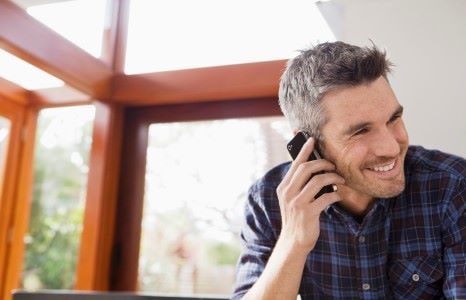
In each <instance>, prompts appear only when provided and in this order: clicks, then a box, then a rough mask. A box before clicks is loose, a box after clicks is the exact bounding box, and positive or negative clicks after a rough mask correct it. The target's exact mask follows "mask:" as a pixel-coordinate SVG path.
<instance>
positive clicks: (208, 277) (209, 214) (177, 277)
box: [139, 117, 291, 295]
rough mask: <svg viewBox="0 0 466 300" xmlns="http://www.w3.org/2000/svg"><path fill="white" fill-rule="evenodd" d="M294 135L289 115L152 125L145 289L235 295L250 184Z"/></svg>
mask: <svg viewBox="0 0 466 300" xmlns="http://www.w3.org/2000/svg"><path fill="white" fill-rule="evenodd" d="M290 138H291V131H290V129H289V127H288V124H287V123H286V121H285V119H284V118H283V117H273V118H254V119H230V120H216V121H202V122H186V123H167V124H153V125H151V127H150V130H149V146H148V149H147V168H146V183H145V187H146V188H145V200H144V201H145V202H144V212H143V221H142V237H141V238H142V240H141V251H140V259H139V287H140V289H141V290H143V291H147V292H157V293H159V292H160V293H173V294H185V295H190V294H210V293H211V294H225V295H227V294H231V292H232V288H233V283H234V273H235V266H236V261H237V259H238V256H239V253H240V247H241V246H240V240H239V231H240V227H241V222H242V216H243V205H244V201H245V198H246V193H247V190H248V188H249V186H250V185H251V184H252V183H253V181H255V180H256V179H257V178H259V177H260V176H262V175H263V174H264V172H265V171H266V170H268V169H269V168H271V167H272V166H274V165H276V164H278V163H281V162H284V161H287V160H289V157H288V153H287V152H286V142H287V140H288V139H290Z"/></svg>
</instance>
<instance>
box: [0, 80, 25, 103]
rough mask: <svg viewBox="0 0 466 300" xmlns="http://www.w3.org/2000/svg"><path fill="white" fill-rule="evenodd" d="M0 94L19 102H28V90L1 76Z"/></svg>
mask: <svg viewBox="0 0 466 300" xmlns="http://www.w3.org/2000/svg"><path fill="white" fill-rule="evenodd" d="M0 95H1V96H3V97H5V98H7V99H9V100H12V101H14V102H17V103H19V104H27V103H28V90H26V89H24V88H23V87H21V86H19V85H17V84H16V83H13V82H11V81H8V80H6V79H3V78H1V77H0Z"/></svg>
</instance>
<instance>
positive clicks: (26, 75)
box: [0, 49, 64, 90]
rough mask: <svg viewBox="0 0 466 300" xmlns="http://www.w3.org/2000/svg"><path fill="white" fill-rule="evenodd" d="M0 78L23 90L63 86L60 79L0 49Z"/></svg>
mask: <svg viewBox="0 0 466 300" xmlns="http://www.w3.org/2000/svg"><path fill="white" fill-rule="evenodd" d="M0 66H2V67H1V68H0V77H3V78H5V79H7V80H9V81H11V82H14V83H16V84H18V85H20V86H22V87H24V88H25V89H28V90H33V89H40V88H51V87H59V86H63V85H64V82H63V81H61V80H60V79H58V78H56V77H54V76H52V75H50V74H48V73H46V72H44V71H42V70H41V69H39V68H37V67H35V66H33V65H31V64H29V63H27V62H25V61H24V60H22V59H20V58H17V57H16V56H14V55H12V54H10V53H8V52H6V51H4V50H2V49H0Z"/></svg>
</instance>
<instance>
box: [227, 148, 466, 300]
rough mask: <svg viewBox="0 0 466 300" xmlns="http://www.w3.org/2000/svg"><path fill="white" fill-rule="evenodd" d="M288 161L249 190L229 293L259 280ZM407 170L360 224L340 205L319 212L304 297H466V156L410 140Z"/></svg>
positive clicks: (273, 237)
mask: <svg viewBox="0 0 466 300" xmlns="http://www.w3.org/2000/svg"><path fill="white" fill-rule="evenodd" d="M289 166H290V163H286V164H282V165H280V166H277V167H276V168H274V169H272V170H271V171H269V172H268V173H267V174H266V175H265V176H264V177H263V178H262V179H260V180H259V181H258V182H257V183H256V184H254V185H253V186H252V187H251V189H250V191H249V198H248V201H247V203H246V211H245V212H246V224H245V226H244V228H243V230H242V233H241V236H242V239H243V241H244V248H243V253H242V255H241V257H240V259H239V261H238V267H237V285H236V290H235V292H234V295H233V297H232V299H239V298H241V296H243V295H244V293H246V292H247V290H248V289H249V288H250V287H251V286H252V285H253V284H254V283H255V282H256V280H257V279H258V277H259V276H260V275H261V273H262V271H263V270H264V267H265V265H266V263H267V259H268V258H269V256H270V254H271V252H272V250H273V247H274V245H275V242H276V241H277V238H278V235H279V233H280V228H281V218H280V208H279V204H278V199H277V194H276V188H277V186H278V184H279V183H280V182H281V180H282V178H283V176H284V175H285V173H286V172H287V170H288V168H289ZM405 176H406V188H405V190H404V192H403V193H402V194H401V195H399V196H397V197H394V198H390V199H377V200H376V201H375V204H374V205H373V207H372V208H371V210H370V211H369V212H368V213H367V215H366V216H365V217H364V219H363V220H362V222H361V223H358V222H357V221H356V220H355V219H354V218H353V217H352V216H351V215H349V214H348V213H347V212H345V211H344V210H342V209H340V207H339V206H338V205H335V204H334V205H332V206H330V207H329V208H327V209H326V210H325V211H324V212H322V214H321V216H320V224H321V232H320V236H319V239H318V241H317V244H316V246H315V248H314V249H313V250H312V251H311V253H310V254H309V255H308V257H307V261H306V263H305V266H304V272H303V276H302V280H301V285H300V288H299V294H300V295H301V298H302V299H329V298H334V299H393V298H395V299H443V298H446V299H466V212H465V207H466V160H464V159H462V158H460V157H456V156H453V155H448V154H445V153H442V152H440V151H430V150H426V149H424V148H422V147H419V146H411V147H409V150H408V153H407V155H406V160H405Z"/></svg>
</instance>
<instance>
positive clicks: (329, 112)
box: [321, 77, 408, 198]
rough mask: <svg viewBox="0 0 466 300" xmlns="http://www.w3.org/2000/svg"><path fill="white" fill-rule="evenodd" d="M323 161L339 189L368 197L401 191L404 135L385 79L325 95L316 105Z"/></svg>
mask: <svg viewBox="0 0 466 300" xmlns="http://www.w3.org/2000/svg"><path fill="white" fill-rule="evenodd" d="M322 101H323V102H322V105H323V107H324V111H325V113H326V116H327V120H328V121H327V123H326V124H325V125H324V126H323V127H322V128H321V130H322V135H323V137H324V141H323V143H322V145H323V146H324V147H323V149H324V156H325V157H326V158H327V159H328V160H330V161H332V162H333V163H334V164H335V165H336V168H337V173H339V174H340V175H341V176H342V177H344V178H345V180H346V183H345V185H346V186H347V187H348V188H350V189H352V190H354V191H355V192H358V193H360V194H363V195H367V196H369V197H378V198H385V197H393V196H396V195H398V194H400V193H401V192H402V191H403V189H404V186H405V176H404V170H403V166H404V158H405V155H406V151H407V149H408V134H407V132H406V129H405V126H404V124H403V120H402V118H401V115H402V111H403V109H402V107H401V106H400V104H399V103H398V101H397V99H396V97H395V95H394V93H393V90H392V89H391V87H390V85H389V84H388V82H387V81H386V80H385V78H383V77H380V78H378V79H376V80H374V81H372V82H370V83H367V84H362V85H358V86H355V87H348V88H342V89H339V90H336V91H332V92H329V93H328V94H327V95H325V96H324V98H323V99H322Z"/></svg>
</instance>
